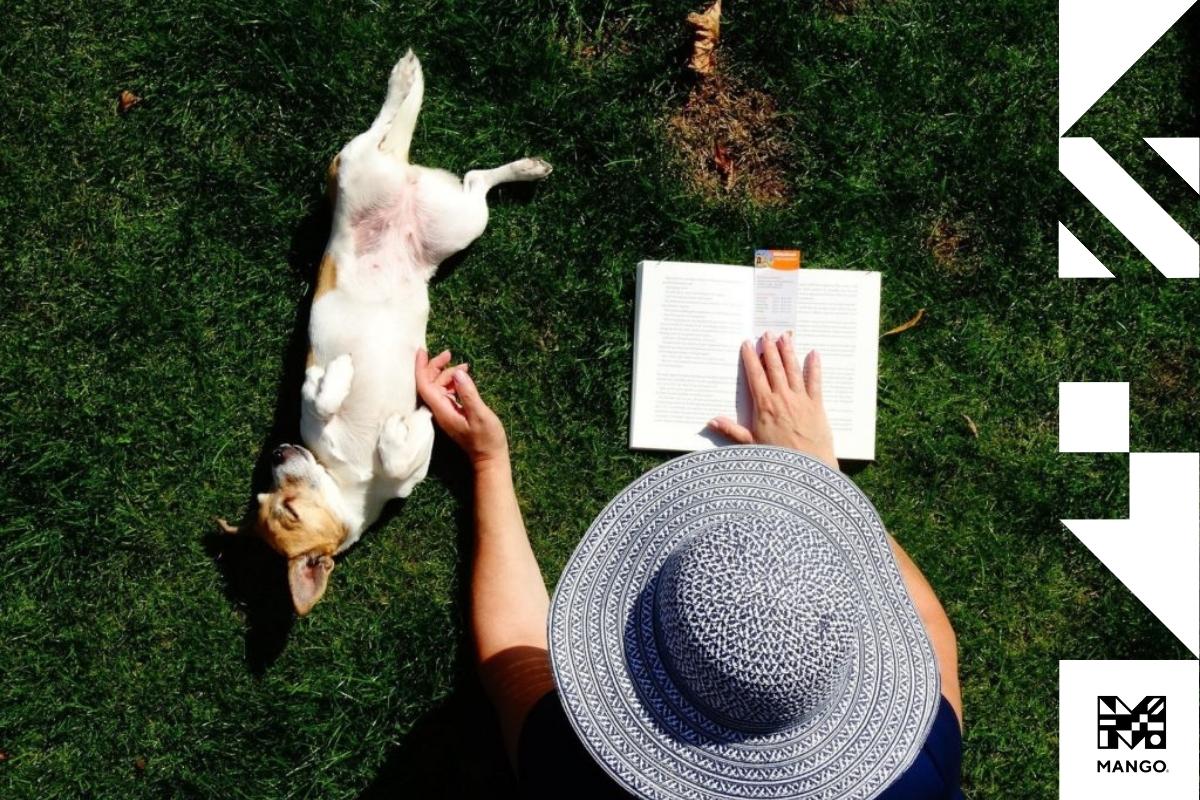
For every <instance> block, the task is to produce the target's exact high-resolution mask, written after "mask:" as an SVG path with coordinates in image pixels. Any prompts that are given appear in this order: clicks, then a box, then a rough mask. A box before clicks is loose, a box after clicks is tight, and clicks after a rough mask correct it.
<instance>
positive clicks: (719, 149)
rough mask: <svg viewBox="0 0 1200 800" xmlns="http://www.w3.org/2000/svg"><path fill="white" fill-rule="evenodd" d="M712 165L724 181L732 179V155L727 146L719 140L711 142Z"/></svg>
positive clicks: (727, 181)
mask: <svg viewBox="0 0 1200 800" xmlns="http://www.w3.org/2000/svg"><path fill="white" fill-rule="evenodd" d="M713 166H715V167H716V168H717V174H718V175H720V176H721V177H722V178H724V179H725V183H729V181H731V180H732V179H733V157H732V156H731V155H729V148H728V147H726V146H725V145H723V144H721V143H720V142H713Z"/></svg>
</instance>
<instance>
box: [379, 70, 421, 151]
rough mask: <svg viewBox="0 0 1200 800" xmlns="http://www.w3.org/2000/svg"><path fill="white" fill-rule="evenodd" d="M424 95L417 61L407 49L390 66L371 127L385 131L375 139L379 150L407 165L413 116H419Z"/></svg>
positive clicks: (415, 124)
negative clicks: (377, 111) (385, 95)
mask: <svg viewBox="0 0 1200 800" xmlns="http://www.w3.org/2000/svg"><path fill="white" fill-rule="evenodd" d="M424 96H425V77H424V75H423V74H422V73H421V62H420V61H419V60H418V59H417V57H416V56H415V55H413V51H412V50H409V51H408V52H407V53H405V54H404V57H403V58H401V59H400V60H399V61H397V62H396V66H394V67H392V74H391V77H390V78H388V93H387V98H386V99H385V100H384V101H383V108H381V109H379V116H378V117H376V118H375V122H374V123H372V125H371V128H372V129H374V128H376V127H383V128H386V131H385V133H384V135H383V138H382V139H380V140H379V149H380V150H382V151H383V152H385V153H389V154H390V155H392V156H393V157H394V158H396V159H398V160H399V161H402V162H404V163H406V164H407V163H408V148H409V145H411V144H412V137H413V131H414V130H415V129H416V127H417V115H418V114H419V113H421V100H422V98H423V97H424Z"/></svg>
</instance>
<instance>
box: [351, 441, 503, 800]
mask: <svg viewBox="0 0 1200 800" xmlns="http://www.w3.org/2000/svg"><path fill="white" fill-rule="evenodd" d="M429 471H430V474H431V475H432V476H434V477H435V478H436V479H437V480H438V481H440V482H441V483H442V484H444V485H445V486H446V488H447V489H448V490H449V491H450V493H451V495H453V497H454V499H455V501H456V502H455V512H454V521H455V530H456V536H457V538H458V552H459V553H463V554H469V553H471V551H472V549H473V539H474V535H475V521H474V486H473V482H472V469H471V465H470V463H469V462H468V461H467V459H466V457H465V456H464V455H463V453H462V451H461V450H459V449H458V447H457V446H456V445H455V444H454V443H453V442H451V441H450V440H449V439H447V438H446V436H445V435H444V434H443V433H442V432H441V431H440V430H439V431H438V432H437V441H435V442H434V447H433V461H432V463H431V464H430V469H429ZM456 573H457V574H456V581H455V585H456V586H457V590H456V591H455V603H456V606H457V608H459V609H461V613H460V614H459V617H460V619H461V620H462V624H459V625H457V626H456V628H457V637H456V641H457V646H456V654H455V664H456V669H455V674H454V689H453V690H452V691H451V693H450V694H449V695H448V696H447V697H446V698H444V699H443V700H442V701H441V702H439V703H438V704H437V705H436V706H434V707H433V708H432V709H430V710H429V711H427V712H426V713H425V714H423V715H422V716H421V717H420V719H418V720H417V722H416V723H415V724H414V725H413V727H412V728H411V729H410V730H409V732H408V733H407V734H406V735H405V736H404V739H403V741H401V742H400V743H399V744H398V745H396V746H395V747H394V748H392V750H391V751H390V752H388V754H387V756H386V757H385V759H384V763H383V766H381V767H380V769H379V772H378V773H377V774H376V775H375V777H374V779H373V780H372V781H371V783H370V785H368V786H367V787H366V789H364V790H363V792H362V794H360V795H359V797H358V800H382V799H383V798H393V797H427V798H443V797H444V798H500V799H501V800H503V799H504V798H515V797H517V791H516V781H515V780H514V778H513V776H512V772H511V770H510V769H509V766H508V760H507V757H506V756H505V753H504V746H503V743H502V742H501V739H500V729H499V726H498V723H497V721H496V715H495V712H494V711H493V710H492V704H491V702H490V701H489V700H488V698H487V695H486V694H485V693H484V691H483V687H482V685H481V684H480V682H479V677H478V674H477V672H476V669H475V652H474V648H473V646H472V644H471V639H470V635H469V625H467V624H465V623H466V621H467V617H468V611H467V609H468V608H469V603H470V586H471V583H470V577H471V563H470V557H469V556H464V557H462V558H460V559H459V560H458V565H457V567H456Z"/></svg>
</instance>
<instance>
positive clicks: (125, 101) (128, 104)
mask: <svg viewBox="0 0 1200 800" xmlns="http://www.w3.org/2000/svg"><path fill="white" fill-rule="evenodd" d="M140 102H142V98H140V97H138V96H137V95H136V94H134V93H133V92H131V91H129V90H128V89H122V90H121V94H119V95H117V113H118V114H125V113H127V112H128V111H129V110H130V109H131V108H133V107H134V106H136V105H137V104H138V103H140Z"/></svg>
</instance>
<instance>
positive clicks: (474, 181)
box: [463, 158, 554, 195]
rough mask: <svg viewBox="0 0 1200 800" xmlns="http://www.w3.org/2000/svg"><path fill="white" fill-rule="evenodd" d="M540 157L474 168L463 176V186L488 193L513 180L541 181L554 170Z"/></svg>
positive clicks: (481, 192)
mask: <svg viewBox="0 0 1200 800" xmlns="http://www.w3.org/2000/svg"><path fill="white" fill-rule="evenodd" d="M553 169H554V168H553V167H551V166H550V165H549V164H547V163H546V162H545V161H543V160H542V159H540V158H522V159H520V160H519V161H513V162H512V163H509V164H505V165H504V166H502V167H496V168H495V169H473V170H471V171H470V172H468V173H467V174H466V175H464V176H463V188H464V189H466V190H467V191H468V192H471V193H472V194H475V193H478V194H485V195H486V194H487V193H488V192H489V191H491V188H492V187H493V186H496V185H497V184H501V183H509V182H511V181H540V180H541V179H542V178H544V177H546V176H547V175H549V174H550V173H551V172H552V171H553Z"/></svg>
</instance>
